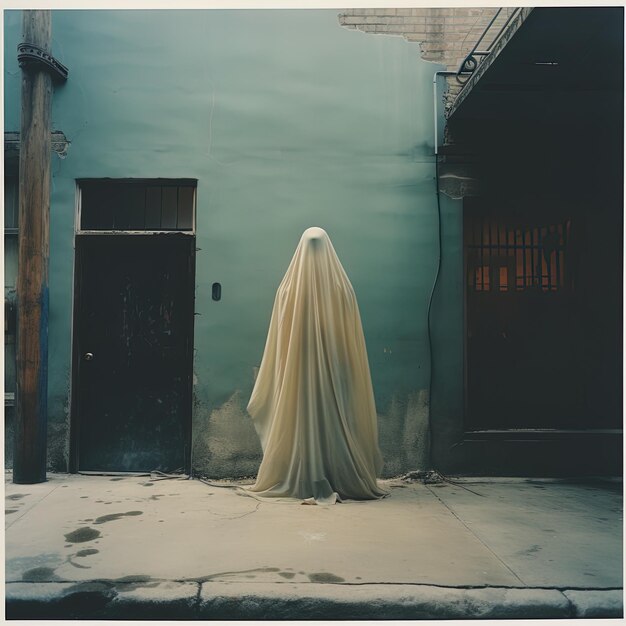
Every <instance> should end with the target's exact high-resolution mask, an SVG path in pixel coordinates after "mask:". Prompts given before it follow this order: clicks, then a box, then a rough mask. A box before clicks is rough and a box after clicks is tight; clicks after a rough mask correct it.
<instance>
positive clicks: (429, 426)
mask: <svg viewBox="0 0 626 626" xmlns="http://www.w3.org/2000/svg"><path fill="white" fill-rule="evenodd" d="M468 73H471V72H458V71H457V72H455V71H447V70H439V71H437V72H435V73H434V75H433V116H434V129H435V137H434V140H435V193H436V194H437V245H438V252H437V271H436V272H435V279H434V281H433V286H432V288H431V290H430V298H429V299H428V313H427V322H428V350H429V354H430V379H429V382H428V422H427V427H426V437H427V443H426V448H427V459H426V460H427V464H428V467H429V468H430V470H432V469H433V463H432V450H433V429H432V419H431V417H432V416H431V407H432V386H433V364H434V358H433V344H432V332H431V311H432V305H433V297H434V295H435V289H436V288H437V283H438V282H439V274H440V272H441V248H442V246H441V202H440V194H439V128H438V127H439V119H438V107H437V78H438V77H439V76H459V75H461V74H468Z"/></svg>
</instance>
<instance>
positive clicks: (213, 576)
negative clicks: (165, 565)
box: [187, 567, 280, 583]
mask: <svg viewBox="0 0 626 626" xmlns="http://www.w3.org/2000/svg"><path fill="white" fill-rule="evenodd" d="M255 572H261V573H263V572H280V567H257V568H255V569H244V570H238V571H233V572H218V573H217V574H207V575H206V576H197V577H196V578H188V579H187V580H189V581H192V582H197V583H206V582H208V581H210V580H215V579H217V578H222V577H225V576H234V575H237V574H252V573H255ZM246 578H248V577H246Z"/></svg>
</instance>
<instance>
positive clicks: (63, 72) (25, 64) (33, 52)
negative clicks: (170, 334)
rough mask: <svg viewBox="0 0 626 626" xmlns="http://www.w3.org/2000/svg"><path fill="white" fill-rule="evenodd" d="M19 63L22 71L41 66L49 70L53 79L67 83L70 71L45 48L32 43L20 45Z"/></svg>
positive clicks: (18, 52)
mask: <svg viewBox="0 0 626 626" xmlns="http://www.w3.org/2000/svg"><path fill="white" fill-rule="evenodd" d="M17 61H18V63H19V65H20V67H21V68H22V69H27V68H29V67H32V66H40V67H43V68H44V69H46V70H48V71H49V72H50V74H51V75H52V78H53V79H56V80H61V81H66V80H67V75H68V73H69V70H68V69H67V67H65V65H63V64H62V63H59V62H58V61H57V60H56V59H55V58H54V57H53V56H52V55H51V54H48V53H47V52H46V51H45V50H44V49H43V48H40V47H39V46H35V45H34V44H32V43H20V44H18V46H17Z"/></svg>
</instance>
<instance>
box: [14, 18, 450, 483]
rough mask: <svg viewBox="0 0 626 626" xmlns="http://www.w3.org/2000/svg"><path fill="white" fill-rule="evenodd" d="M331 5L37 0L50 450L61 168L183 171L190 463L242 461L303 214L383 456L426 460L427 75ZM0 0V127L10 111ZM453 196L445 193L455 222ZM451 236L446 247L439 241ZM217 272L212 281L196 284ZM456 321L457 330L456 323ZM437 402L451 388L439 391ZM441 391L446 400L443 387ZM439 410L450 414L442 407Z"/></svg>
mask: <svg viewBox="0 0 626 626" xmlns="http://www.w3.org/2000/svg"><path fill="white" fill-rule="evenodd" d="M337 13H338V11H336V10H300V11H297V10H263V11H244V10H232V11H227V10H213V11H144V12H140V11H55V12H53V37H54V42H53V53H54V54H55V56H56V57H57V58H58V59H59V60H60V61H61V62H62V63H64V64H65V65H66V66H68V68H69V72H70V74H69V80H68V82H67V84H66V85H64V86H60V87H58V88H57V89H56V91H55V94H54V100H53V124H54V128H55V129H57V130H61V131H63V132H64V133H65V134H66V136H67V137H68V139H69V140H70V141H71V146H70V149H69V152H68V155H67V157H66V158H65V159H60V158H58V157H57V156H56V155H54V157H53V183H52V185H53V186H52V201H51V204H52V206H51V241H50V246H51V256H50V294H51V295H50V306H51V310H50V365H49V371H50V381H49V394H50V398H49V423H50V433H51V445H50V462H51V466H52V467H54V468H56V469H65V467H66V460H67V451H68V405H69V400H68V398H69V380H70V342H71V304H72V271H73V262H74V250H73V237H74V211H75V179H76V178H81V177H145V178H153V177H167V178H176V177H185V178H197V179H198V194H197V247H198V248H199V250H198V253H197V268H196V275H197V287H196V313H197V315H196V326H195V361H194V371H195V385H194V390H195V397H194V415H193V423H194V428H193V438H194V458H193V463H194V467H195V469H196V471H198V472H200V473H203V474H207V475H211V476H229V475H250V474H254V473H255V472H256V469H257V467H258V463H259V461H260V455H261V450H260V446H259V444H258V441H257V438H256V435H255V433H254V429H253V428H252V425H251V423H250V420H249V417H248V416H247V415H246V413H245V406H246V404H247V400H248V398H249V395H250V392H251V390H252V386H253V382H254V368H255V367H258V365H259V363H260V360H261V356H262V352H263V346H264V342H265V337H266V332H267V328H268V324H269V318H270V313H271V309H272V304H273V299H274V295H275V291H276V288H277V286H278V284H279V282H280V280H281V278H282V276H283V274H284V272H285V270H286V268H287V265H288V263H289V260H290V259H291V256H292V254H293V251H294V249H295V247H296V244H297V242H298V239H299V237H300V235H301V233H302V231H303V230H305V229H306V228H307V227H309V226H314V225H315V226H321V227H323V228H325V229H326V230H327V232H328V233H329V235H330V237H331V239H332V241H333V243H334V245H335V248H336V250H337V253H338V255H339V258H340V259H341V261H342V263H343V265H344V267H345V269H346V271H347V273H348V276H349V277H350V279H351V281H352V283H353V286H354V289H355V291H356V294H357V298H358V300H359V304H360V309H361V315H362V319H363V326H364V332H365V337H366V341H367V347H368V352H369V359H370V366H371V371H372V378H373V383H374V390H375V396H376V403H377V407H378V413H379V431H380V439H381V447H382V451H383V456H384V457H385V468H384V473H385V474H386V475H391V474H397V473H400V472H403V471H407V470H411V469H416V468H418V467H425V465H426V464H427V461H426V459H425V448H424V445H425V428H426V420H427V417H428V396H427V393H426V390H427V388H428V384H429V374H430V365H429V363H430V361H429V352H428V337H427V324H426V313H427V306H428V298H429V295H430V289H431V286H432V281H433V278H434V274H435V270H436V264H437V204H436V194H435V184H434V175H435V170H434V156H433V145H432V142H433V110H432V106H433V102H432V77H433V73H434V71H435V70H437V69H441V68H440V67H439V66H437V65H434V64H431V63H427V62H425V61H423V60H422V59H421V58H420V55H419V46H418V45H417V44H415V43H409V42H407V41H405V40H404V39H402V38H399V37H389V36H377V35H368V34H364V33H361V32H357V31H350V30H346V29H343V28H342V27H340V26H339V23H338V18H337ZM20 21H21V17H20V15H19V13H18V12H7V13H6V14H5V29H6V37H5V65H6V73H5V81H6V82H5V90H6V105H5V106H6V117H5V126H6V129H7V130H17V129H18V127H19V119H18V107H19V70H18V68H17V63H16V60H15V46H16V44H17V41H18V39H19V33H20ZM458 220H459V215H458V214H457V212H455V211H454V210H450V211H448V212H446V213H445V216H444V221H445V222H446V223H447V224H448V225H449V232H450V233H456V234H457V235H458V236H460V234H459V233H460V227H458V223H459V222H458ZM457 252H458V251H456V249H455V254H456V253H457ZM456 267H457V266H455V265H454V263H452V264H448V265H446V267H445V272H444V274H442V277H441V280H442V282H441V284H442V285H444V287H443V289H444V294H445V297H443V298H441V299H440V300H436V306H438V307H439V310H437V308H435V309H434V310H433V315H434V317H435V318H436V319H437V325H436V332H437V334H438V336H437V337H436V338H435V340H436V341H438V342H439V343H438V344H437V345H438V346H439V347H440V348H441V351H442V352H441V356H440V358H441V359H442V360H445V361H449V360H450V359H452V364H449V363H448V364H446V363H444V364H443V365H442V369H441V370H440V388H441V393H442V394H443V395H445V396H446V397H447V396H448V394H450V393H452V396H451V397H452V398H455V397H456V396H454V394H455V393H456V390H458V389H459V388H460V385H461V382H462V381H461V377H460V375H459V371H458V362H459V359H460V357H459V356H458V353H459V346H460V344H459V337H460V334H459V329H457V325H458V319H457V318H458V314H459V313H458V311H457V312H455V313H451V312H450V309H449V308H448V307H456V308H457V309H459V308H460V304H461V300H460V295H459V293H458V289H457V288H456V287H454V286H453V287H451V288H447V287H445V285H446V284H448V282H449V280H450V278H449V277H450V276H451V274H452V272H454V271H456ZM216 281H217V282H220V283H221V284H222V300H221V301H220V302H214V301H213V300H212V299H211V284H212V283H213V282H216ZM457 334H458V336H457ZM447 402H448V405H450V403H452V404H454V403H455V402H456V400H447ZM446 411H448V413H449V414H450V415H452V414H453V413H454V411H455V407H454V406H448V407H447V409H446ZM446 419H448V418H446Z"/></svg>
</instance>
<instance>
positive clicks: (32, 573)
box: [22, 567, 61, 582]
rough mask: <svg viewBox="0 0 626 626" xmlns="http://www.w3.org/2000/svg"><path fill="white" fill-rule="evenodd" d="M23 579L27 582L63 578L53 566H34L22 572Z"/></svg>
mask: <svg viewBox="0 0 626 626" xmlns="http://www.w3.org/2000/svg"><path fill="white" fill-rule="evenodd" d="M22 580H24V581H27V582H47V581H51V580H61V579H60V578H59V577H58V576H57V575H56V574H55V573H54V570H53V569H52V568H51V567H34V568H33V569H29V570H26V571H25V572H24V573H23V574H22Z"/></svg>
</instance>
